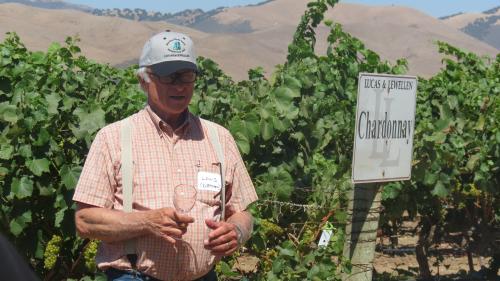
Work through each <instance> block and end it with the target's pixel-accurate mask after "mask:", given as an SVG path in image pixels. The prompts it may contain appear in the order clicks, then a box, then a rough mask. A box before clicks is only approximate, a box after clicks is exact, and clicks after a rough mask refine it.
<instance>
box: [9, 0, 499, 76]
mask: <svg viewBox="0 0 500 281" xmlns="http://www.w3.org/2000/svg"><path fill="white" fill-rule="evenodd" d="M306 3H307V1H306V0H297V1H293V2H290V1H287V0H275V1H270V2H266V3H264V4H261V5H258V6H249V7H238V8H224V9H222V10H221V11H219V12H218V13H216V14H213V15H211V16H209V17H207V18H206V19H205V20H204V21H201V22H199V24H202V23H205V24H206V25H205V26H206V27H207V28H206V29H207V30H206V31H205V32H203V31H199V30H196V29H194V28H189V27H185V26H180V25H175V24H171V23H166V22H162V21H157V22H150V21H134V20H127V19H123V18H119V17H105V16H95V15H92V14H89V13H86V12H81V11H75V10H47V9H39V8H34V7H29V6H26V5H19V4H0V40H2V39H3V38H4V34H5V32H7V31H16V32H17V33H18V34H19V35H20V36H21V39H22V40H23V42H25V43H26V45H27V47H28V48H30V49H33V50H46V48H47V47H48V46H49V44H50V42H53V41H58V42H62V41H64V38H65V37H66V36H73V35H78V36H79V38H80V39H81V43H80V46H81V48H82V51H83V53H84V54H85V55H86V56H88V57H89V58H92V59H94V60H97V61H100V62H105V63H110V64H112V65H121V66H123V65H127V64H130V63H135V62H137V58H138V56H139V53H140V51H141V49H142V46H143V44H144V42H145V40H146V39H147V38H148V37H149V36H151V35H152V34H154V33H156V32H158V31H160V30H164V29H172V30H179V31H182V32H187V33H188V34H190V35H191V36H192V37H193V39H194V40H195V41H196V43H197V47H198V53H199V54H200V55H202V56H205V57H210V58H212V59H214V60H215V61H216V62H218V63H219V64H220V65H221V66H222V68H223V70H224V71H225V72H227V73H228V74H230V75H231V76H233V77H234V78H235V79H237V80H239V79H244V78H245V77H246V74H247V71H248V69H250V68H255V67H257V66H262V67H264V69H265V70H266V71H267V73H271V72H272V70H273V68H274V66H275V65H276V64H280V63H283V62H284V61H285V57H286V53H287V46H288V44H289V42H291V39H292V36H293V33H294V30H295V27H296V25H297V23H298V22H299V19H300V16H301V15H302V13H303V11H304V10H305V6H306ZM327 18H330V19H333V20H334V21H336V22H340V23H341V24H342V25H343V26H344V28H345V30H346V31H348V32H350V33H351V34H353V35H354V36H356V37H358V38H360V39H361V40H363V41H364V42H365V43H366V45H367V46H368V47H370V48H372V49H373V50H374V51H376V52H378V53H379V54H380V55H381V56H382V57H383V58H385V59H388V60H392V61H394V60H395V59H397V58H401V57H405V58H407V59H408V60H409V62H410V67H411V69H410V74H416V75H422V76H430V75H432V74H434V73H435V72H437V71H438V69H439V68H440V66H441V57H440V55H439V54H438V53H437V47H436V46H435V44H434V42H435V41H436V40H442V41H446V42H449V43H451V44H453V45H456V46H457V47H460V48H465V49H468V50H470V51H473V52H475V53H478V54H481V55H490V56H493V55H496V54H497V53H498V50H497V49H495V48H493V47H491V46H488V45H486V44H484V43H482V42H480V41H478V40H476V39H474V38H472V37H470V36H467V35H465V34H464V33H462V32H460V31H458V30H456V29H455V28H453V27H450V26H448V25H446V24H444V23H443V22H442V21H440V20H437V19H435V18H432V17H430V16H427V15H425V14H423V13H420V12H418V11H416V10H413V9H409V8H403V7H371V6H364V5H354V4H339V5H337V6H336V7H335V8H334V9H332V10H330V11H329V12H328V14H327ZM209 22H212V23H213V25H210V24H208V23H209ZM214 25H218V26H223V27H226V28H227V29H228V30H227V32H222V33H221V32H219V33H213V32H211V31H213V30H210V27H211V26H212V27H213V26H214ZM242 26H245V28H246V31H245V32H237V31H235V28H237V27H238V28H242ZM317 33H318V51H319V52H324V50H325V49H326V47H327V46H326V40H325V38H326V36H327V33H328V29H327V28H326V27H325V26H322V27H320V28H318V30H317Z"/></svg>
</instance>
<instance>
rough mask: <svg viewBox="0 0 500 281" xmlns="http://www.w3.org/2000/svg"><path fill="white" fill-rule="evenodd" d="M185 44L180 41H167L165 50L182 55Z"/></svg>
mask: <svg viewBox="0 0 500 281" xmlns="http://www.w3.org/2000/svg"><path fill="white" fill-rule="evenodd" d="M185 46H186V43H184V41H182V40H180V39H172V40H170V41H168V43H167V48H168V50H169V51H170V52H173V53H182V52H184V51H185V50H186V47H185Z"/></svg>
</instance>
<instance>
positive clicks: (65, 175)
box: [60, 165, 82, 190]
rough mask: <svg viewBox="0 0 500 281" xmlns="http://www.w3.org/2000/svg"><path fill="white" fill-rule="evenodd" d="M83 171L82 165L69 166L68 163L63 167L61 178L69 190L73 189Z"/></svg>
mask: <svg viewBox="0 0 500 281" xmlns="http://www.w3.org/2000/svg"><path fill="white" fill-rule="evenodd" d="M81 172H82V168H81V167H80V166H77V167H69V166H67V165H64V166H62V168H61V172H60V174H61V180H62V183H63V184H64V186H66V188H67V189H68V190H73V189H74V188H75V186H76V183H77V182H78V178H79V177H80V174H81Z"/></svg>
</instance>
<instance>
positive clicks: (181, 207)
mask: <svg viewBox="0 0 500 281" xmlns="http://www.w3.org/2000/svg"><path fill="white" fill-rule="evenodd" d="M196 194H197V191H196V188H195V187H194V186H192V185H187V184H179V185H177V186H176V187H175V188H174V207H175V210H176V211H178V212H179V213H181V214H187V213H189V211H191V209H192V208H193V207H194V204H195V203H196Z"/></svg>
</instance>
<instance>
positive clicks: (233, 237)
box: [203, 219, 239, 256]
mask: <svg viewBox="0 0 500 281" xmlns="http://www.w3.org/2000/svg"><path fill="white" fill-rule="evenodd" d="M205 223H206V224H207V226H208V227H209V228H210V229H212V231H211V232H210V233H209V234H208V239H206V240H205V241H204V242H203V243H204V244H205V249H207V250H210V251H211V253H212V255H214V256H229V255H231V254H233V253H234V252H235V251H236V250H237V249H238V247H239V245H238V233H237V230H236V225H234V224H232V223H228V222H216V221H214V220H210V219H206V220H205Z"/></svg>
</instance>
